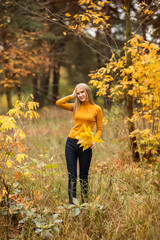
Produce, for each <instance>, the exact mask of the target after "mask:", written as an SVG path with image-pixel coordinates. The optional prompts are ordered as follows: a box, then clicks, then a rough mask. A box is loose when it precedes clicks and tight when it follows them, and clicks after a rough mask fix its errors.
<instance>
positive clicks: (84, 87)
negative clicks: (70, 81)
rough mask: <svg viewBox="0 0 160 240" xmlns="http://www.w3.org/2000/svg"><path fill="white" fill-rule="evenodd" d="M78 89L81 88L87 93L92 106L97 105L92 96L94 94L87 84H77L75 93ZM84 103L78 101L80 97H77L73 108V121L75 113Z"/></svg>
mask: <svg viewBox="0 0 160 240" xmlns="http://www.w3.org/2000/svg"><path fill="white" fill-rule="evenodd" d="M77 88H81V89H83V90H84V91H85V92H86V93H87V100H88V101H89V102H90V103H91V104H95V103H94V100H93V96H92V92H91V90H90V88H89V87H88V85H87V84H85V83H79V84H77V86H76V87H75V91H76V89H77ZM81 104H82V102H81V101H80V100H79V99H78V97H76V100H75V103H74V107H73V119H74V116H75V113H76V112H77V110H78V109H79V108H80V106H81Z"/></svg>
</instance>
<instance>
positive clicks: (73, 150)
mask: <svg viewBox="0 0 160 240" xmlns="http://www.w3.org/2000/svg"><path fill="white" fill-rule="evenodd" d="M77 142H78V140H77V139H73V138H70V137H68V138H67V141H66V146H65V156H66V162H67V170H68V194H69V203H71V204H72V203H73V197H74V198H76V184H77V158H78V159H79V179H80V185H81V198H82V203H83V202H85V201H87V199H88V171H89V166H90V163H91V158H92V149H91V148H88V149H86V150H85V151H83V150H82V147H80V146H79V144H77Z"/></svg>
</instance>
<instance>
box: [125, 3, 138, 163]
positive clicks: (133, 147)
mask: <svg viewBox="0 0 160 240" xmlns="http://www.w3.org/2000/svg"><path fill="white" fill-rule="evenodd" d="M131 1H132V0H125V1H124V6H125V9H126V42H127V46H129V42H128V41H129V39H130V37H131V20H130V7H131ZM126 63H127V67H129V66H130V65H131V64H132V58H131V52H129V53H127V55H126ZM131 80H132V76H131V75H128V82H129V81H131ZM132 89H133V85H132V84H129V89H128V90H132ZM126 100H127V114H128V118H129V119H131V118H132V116H133V96H131V95H129V94H128V95H127V99H126ZM134 130H135V126H134V123H133V122H132V121H130V120H128V131H129V134H131V132H133V131H134ZM130 145H131V151H132V160H133V161H135V162H137V161H140V157H139V152H138V147H137V142H136V137H130Z"/></svg>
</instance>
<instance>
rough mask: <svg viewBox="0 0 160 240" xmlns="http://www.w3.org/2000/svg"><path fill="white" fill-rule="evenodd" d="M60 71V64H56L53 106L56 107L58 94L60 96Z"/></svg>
mask: <svg viewBox="0 0 160 240" xmlns="http://www.w3.org/2000/svg"><path fill="white" fill-rule="evenodd" d="M59 69H60V64H59V63H54V69H53V91H52V95H53V105H55V103H56V100H57V97H58V94H59V77H60V74H59Z"/></svg>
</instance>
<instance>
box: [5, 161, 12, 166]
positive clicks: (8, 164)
mask: <svg viewBox="0 0 160 240" xmlns="http://www.w3.org/2000/svg"><path fill="white" fill-rule="evenodd" d="M6 165H7V167H8V168H11V167H12V162H11V161H10V160H8V161H7V162H6Z"/></svg>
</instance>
